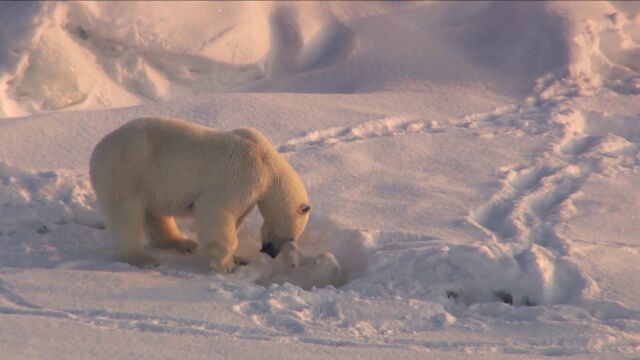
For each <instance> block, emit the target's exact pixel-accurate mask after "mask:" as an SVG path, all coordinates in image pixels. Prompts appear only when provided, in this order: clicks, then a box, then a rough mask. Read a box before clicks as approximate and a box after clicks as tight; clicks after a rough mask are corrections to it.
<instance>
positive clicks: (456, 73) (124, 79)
mask: <svg viewBox="0 0 640 360" xmlns="http://www.w3.org/2000/svg"><path fill="white" fill-rule="evenodd" d="M356 9H357V4H354V3H313V4H312V3H288V4H286V5H283V4H273V3H259V2H258V3H254V2H248V3H225V2H221V3H207V2H187V3H158V4H154V6H153V9H150V7H148V6H145V5H144V4H141V3H140V4H138V3H108V2H95V3H94V2H72V3H57V2H44V3H29V2H27V3H23V2H8V3H4V4H2V5H1V7H0V20H1V23H2V26H0V40H2V43H3V44H4V46H3V49H0V116H20V115H27V114H31V113H37V112H41V111H54V110H61V109H87V108H106V107H123V106H129V105H134V104H139V103H141V102H145V101H166V100H171V99H176V98H180V97H185V96H189V95H193V94H201V93H214V92H247V91H248V92H260V91H277V92H349V93H351V92H370V91H388V90H404V91H415V90H416V89H431V85H430V84H434V83H437V84H440V85H441V86H442V87H443V89H446V88H458V87H461V86H465V85H462V84H466V86H467V87H473V88H476V87H478V86H479V85H478V83H479V82H484V83H488V84H491V85H490V86H491V87H492V88H491V89H490V90H491V91H493V92H495V93H497V94H501V95H504V96H513V95H514V94H516V95H517V96H519V97H521V96H528V95H533V96H534V97H535V98H537V99H539V100H549V99H558V98H562V97H566V96H568V95H571V94H577V93H585V94H587V93H593V92H594V91H598V89H600V88H607V89H610V90H613V91H616V92H621V93H637V92H638V91H639V90H638V89H639V85H638V81H639V78H640V75H639V74H640V69H639V68H638V66H637V61H635V59H636V58H637V57H638V51H640V50H638V43H639V42H640V41H639V39H638V31H637V18H636V17H635V12H634V11H635V10H634V8H633V7H632V6H621V5H619V4H618V5H615V4H614V5H612V4H609V3H606V2H594V3H543V2H488V3H477V4H462V3H455V2H454V3H437V2H436V3H404V4H396V5H391V4H375V5H371V6H369V7H367V11H364V12H362V13H359V12H358V11H355V10H356ZM176 12H181V13H182V14H184V15H185V16H182V17H176V16H173V15H174V13H176ZM187 19H188V20H187ZM398 39H402V41H401V42H398Z"/></svg>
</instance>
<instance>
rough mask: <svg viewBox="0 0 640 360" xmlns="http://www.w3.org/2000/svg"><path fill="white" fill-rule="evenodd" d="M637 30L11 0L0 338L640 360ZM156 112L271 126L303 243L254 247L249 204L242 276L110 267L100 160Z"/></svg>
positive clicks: (522, 9)
mask: <svg viewBox="0 0 640 360" xmlns="http://www.w3.org/2000/svg"><path fill="white" fill-rule="evenodd" d="M639 19H640V7H639V6H638V4H637V3H633V2H617V1H610V2H606V1H602V2H473V3H462V2H411V3H405V2H400V3H398V2H386V3H382V2H367V3H363V2H300V3H289V2H283V3H272V2H157V3H145V2H132V3H122V2H40V3H38V2H7V3H1V4H0V44H1V45H0V116H2V118H0V244H1V245H2V246H0V317H1V318H2V319H3V320H5V321H2V322H0V334H1V335H0V339H1V340H2V341H0V351H1V352H2V353H3V354H9V355H10V357H11V358H12V359H13V358H25V359H26V358H43V357H46V358H65V359H66V358H77V357H78V356H80V354H87V353H91V354H93V355H95V356H94V357H96V358H109V359H111V358H122V357H132V356H137V357H143V358H144V357H154V358H157V357H167V358H184V357H188V358H211V357H216V356H217V357H221V358H229V357H234V358H235V357H237V358H260V359H263V358H265V357H267V358H272V357H291V356H292V355H295V356H296V357H300V358H325V357H327V358H329V357H330V358H336V357H339V358H353V357H366V358H391V357H393V358H416V357H424V356H427V357H429V358H432V357H433V358H447V359H450V358H453V359H457V358H463V357H466V355H468V354H471V355H472V356H474V357H487V358H492V359H493V358H497V359H499V358H512V357H516V356H518V357H522V356H525V357H529V358H537V357H540V356H542V355H553V356H558V355H562V356H567V357H570V358H584V357H594V358H616V359H617V358H632V357H633V356H636V355H635V354H637V353H638V352H640V300H639V299H640V282H638V280H637V276H636V274H637V273H639V272H640V265H639V263H638V261H637V259H638V255H639V249H640V243H639V241H638V238H637V234H638V233H639V232H640V222H639V221H638V215H637V214H638V213H639V211H638V210H639V209H638V204H640V196H639V195H638V191H637V186H638V183H639V181H640V175H639V174H640V125H638V124H639V123H640V101H638V96H640V94H639V93H640V91H639V89H640V87H639V86H640V83H639V79H640V77H639V75H638V74H639V71H640V68H639V67H638V64H639V61H638V59H639V55H640V52H639V51H640V50H639V45H638V43H639V42H640V30H639V25H640V20H639ZM150 115H158V116H172V117H178V118H184V119H188V120H190V121H193V122H194V123H198V124H203V125H207V126H212V127H217V128H221V129H231V128H237V127H241V126H252V127H255V128H258V129H260V130H261V131H263V132H264V133H266V134H267V135H268V136H269V138H270V139H271V140H272V141H273V142H274V144H275V145H276V146H277V148H278V150H279V151H280V152H281V153H283V155H284V156H285V157H286V158H287V159H288V160H289V161H290V162H291V164H292V165H293V166H294V168H296V170H297V171H298V172H299V173H300V175H301V177H302V178H303V180H304V182H305V184H306V185H307V189H308V192H309V195H310V198H311V201H312V203H313V211H312V215H311V220H310V222H309V224H308V226H307V229H306V230H305V232H304V234H303V236H302V237H301V239H300V240H299V242H298V243H297V244H296V245H295V246H290V247H289V248H286V249H283V252H282V255H281V256H279V257H278V258H276V259H271V258H269V257H268V256H266V255H264V254H261V253H259V252H258V249H259V248H260V244H259V242H260V240H259V229H260V224H261V219H260V217H259V215H258V214H257V213H256V212H254V213H252V214H250V216H249V217H248V219H247V221H246V222H245V224H243V226H242V227H241V229H240V230H239V238H240V248H239V250H238V255H239V256H240V257H241V258H243V259H245V260H247V261H248V264H247V265H245V266H241V267H239V268H238V269H237V271H235V272H234V273H232V274H229V275H224V276H223V275H217V274H212V273H211V272H210V271H209V270H208V268H207V266H206V263H207V259H206V258H204V257H203V256H202V255H201V254H195V255H192V256H188V255H183V254H178V253H174V252H171V251H166V250H158V249H149V251H152V252H153V253H154V256H157V257H158V258H159V259H160V262H161V265H160V266H159V267H157V268H155V269H150V270H142V269H138V268H135V267H132V266H130V265H128V264H125V263H121V262H117V261H115V260H114V259H113V253H112V251H113V247H112V245H111V239H110V236H109V234H108V231H105V225H104V223H103V220H102V216H101V214H100V212H99V211H98V209H97V206H96V201H95V194H94V193H93V190H92V188H91V185H90V182H89V180H88V175H87V167H88V158H89V155H90V153H91V150H92V148H93V146H95V144H96V143H97V142H98V141H99V140H100V138H101V137H102V136H104V135H105V134H107V133H108V132H110V131H111V130H113V129H115V128H116V127H118V126H120V125H121V124H123V123H125V122H126V121H128V120H130V119H133V118H135V117H140V116H150ZM179 224H180V226H181V228H182V230H183V231H185V232H186V233H188V234H189V235H191V236H193V235H194V234H193V228H194V227H193V221H192V219H189V218H184V219H179ZM70 339H72V341H70ZM426 352H428V354H425V353H426Z"/></svg>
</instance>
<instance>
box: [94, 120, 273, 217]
mask: <svg viewBox="0 0 640 360" xmlns="http://www.w3.org/2000/svg"><path fill="white" fill-rule="evenodd" d="M274 157H275V158H279V154H277V151H276V150H275V148H274V147H273V145H271V143H270V142H269V141H268V140H267V139H266V137H264V135H262V134H261V133H260V132H258V131H257V130H255V129H248V128H242V129H236V130H232V131H221V130H217V129H212V128H208V127H205V126H200V125H196V124H193V123H190V122H187V121H183V120H176V119H166V118H140V119H135V120H132V121H130V122H128V123H126V124H124V125H123V126H121V127H119V128H117V129H116V130H114V131H113V132H111V133H109V134H108V135H106V136H105V137H104V138H103V139H102V140H101V141H100V142H99V143H98V145H96V147H95V149H94V151H93V153H92V156H91V164H90V176H91V181H92V183H93V185H94V189H95V190H96V193H97V194H98V195H99V198H100V197H101V198H107V199H113V200H115V201H120V199H121V198H123V197H126V196H130V194H135V193H143V194H144V195H145V198H148V199H153V201H154V202H157V203H149V204H147V205H148V206H150V207H152V208H162V209H175V210H176V211H178V209H179V208H181V207H184V206H186V205H188V203H189V202H190V201H193V197H194V196H195V195H196V193H198V192H201V191H202V189H204V188H211V187H213V188H219V189H229V188H232V187H238V186H243V185H244V186H255V185H256V184H259V185H260V187H261V186H262V185H263V184H262V183H263V181H264V180H265V179H267V178H269V176H270V174H268V173H270V172H271V171H270V169H271V166H270V164H269V163H270V162H273V161H274V159H273V158H274ZM275 161H276V162H278V160H275ZM242 169H253V171H251V172H246V171H244V170H242ZM236 170H237V171H236ZM230 174H233V176H231V177H230V176H229V175H230ZM247 190H248V189H247ZM254 190H255V189H254ZM100 193H103V194H105V196H100ZM106 193H108V194H106ZM170 212H171V211H170Z"/></svg>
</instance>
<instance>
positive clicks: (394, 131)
mask: <svg viewBox="0 0 640 360" xmlns="http://www.w3.org/2000/svg"><path fill="white" fill-rule="evenodd" d="M442 131H443V130H442V129H440V128H439V127H438V124H437V123H436V122H429V123H425V122H420V121H411V120H407V119H405V118H402V117H388V118H383V119H376V120H371V121H366V122H363V123H360V124H357V125H355V126H345V127H333V128H329V129H324V130H316V131H310V132H307V133H305V134H302V135H301V136H299V137H296V138H293V139H290V140H288V141H286V142H285V143H283V144H281V145H280V146H279V147H278V151H280V152H282V153H287V152H294V151H300V150H304V149H308V148H316V147H321V146H326V145H332V144H336V143H341V142H352V141H359V140H366V139H373V138H378V137H383V136H398V135H406V134H414V133H437V132H442Z"/></svg>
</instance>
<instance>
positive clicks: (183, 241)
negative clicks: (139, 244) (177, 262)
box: [145, 213, 198, 254]
mask: <svg viewBox="0 0 640 360" xmlns="http://www.w3.org/2000/svg"><path fill="white" fill-rule="evenodd" d="M145 220H146V221H145V230H146V233H147V236H148V238H149V242H150V243H151V245H152V246H154V247H157V248H163V249H175V250H177V251H178V252H181V253H185V254H192V253H194V252H195V251H196V249H197V248H198V243H197V242H196V241H194V240H192V239H189V238H187V237H185V236H184V235H182V234H181V233H180V230H179V229H178V225H177V224H176V221H175V219H174V218H173V217H171V216H154V215H151V214H149V213H147V215H146V219H145Z"/></svg>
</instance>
